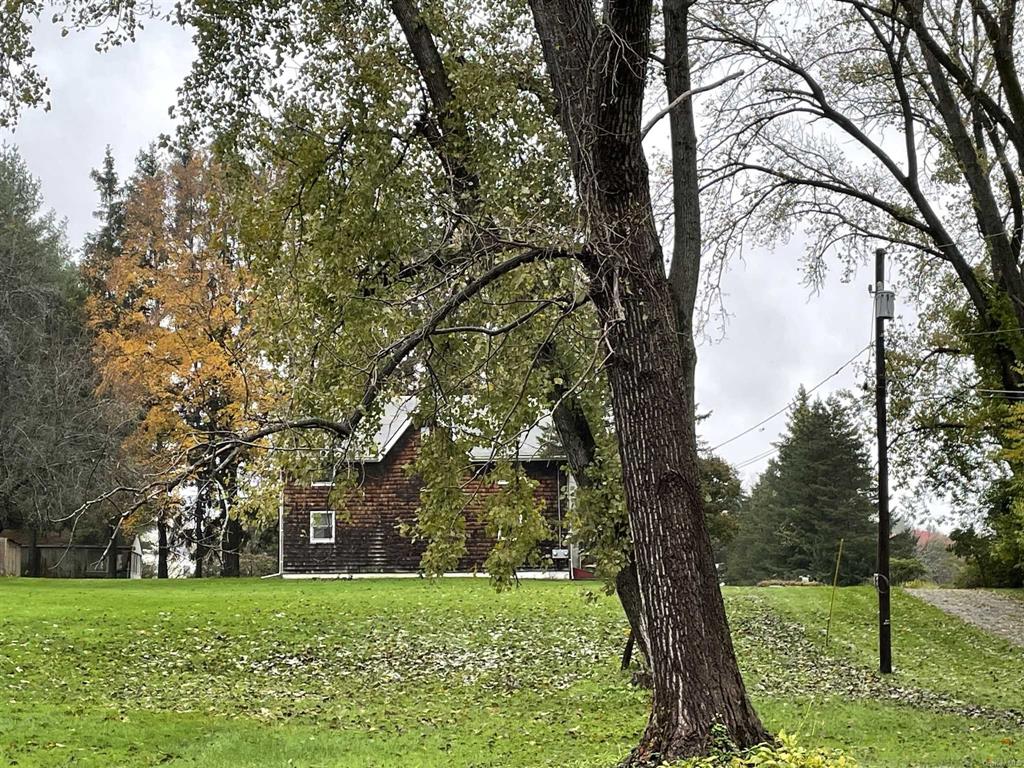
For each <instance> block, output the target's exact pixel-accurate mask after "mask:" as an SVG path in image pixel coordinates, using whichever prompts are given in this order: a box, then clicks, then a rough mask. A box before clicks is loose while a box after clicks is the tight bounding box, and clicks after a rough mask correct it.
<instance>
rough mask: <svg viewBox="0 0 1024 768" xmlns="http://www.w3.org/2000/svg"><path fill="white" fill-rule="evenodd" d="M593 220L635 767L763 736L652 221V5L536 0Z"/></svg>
mask: <svg viewBox="0 0 1024 768" xmlns="http://www.w3.org/2000/svg"><path fill="white" fill-rule="evenodd" d="M531 6H532V8H533V13H534V19H535V22H536V26H537V31H538V34H539V36H540V39H541V43H542V46H543V49H544V57H545V61H546V63H547V66H548V72H549V75H550V76H551V79H552V84H553V86H554V91H555V94H556V97H557V101H558V107H559V119H560V122H561V124H562V127H563V129H564V130H565V132H566V135H567V139H568V142H569V145H570V151H571V153H572V165H573V172H574V175H575V177H576V182H577V185H578V187H579V189H580V195H581V200H582V206H583V214H584V217H585V220H586V221H587V225H588V235H589V238H588V243H587V247H586V251H587V254H588V257H587V258H586V259H585V261H584V266H585V268H586V269H587V271H588V273H589V275H590V278H591V286H592V287H591V294H592V296H593V300H594V305H595V307H596V308H597V311H598V316H599V318H600V321H601V327H602V331H603V333H604V336H605V340H606V345H607V348H608V350H609V357H608V361H607V371H608V380H609V383H610V386H611V394H612V406H613V410H614V416H615V427H616V432H617V435H618V439H619V452H620V456H621V459H622V474H623V478H622V479H623V486H624V490H625V495H626V503H627V508H628V510H629V520H630V528H631V531H632V538H633V545H634V549H635V558H636V566H637V574H638V576H639V584H640V595H641V601H642V604H643V609H644V616H645V618H646V621H647V624H648V627H649V628H650V631H649V633H648V642H649V648H648V653H649V661H650V663H651V671H652V679H653V684H654V695H653V703H652V711H651V717H650V720H649V721H648V725H647V728H646V730H645V732H644V735H643V737H642V739H641V742H640V745H639V746H638V747H637V749H636V750H635V752H634V754H633V761H634V762H636V763H643V762H647V761H648V760H650V759H652V758H656V759H669V758H675V757H684V756H689V755H698V754H703V753H706V752H707V751H708V749H709V748H710V746H711V740H712V733H711V731H712V726H713V725H715V724H718V725H719V726H721V727H723V728H724V729H725V730H726V732H727V733H728V735H729V736H730V738H731V739H732V740H733V741H734V742H735V743H736V744H738V745H741V746H748V745H752V744H755V743H757V742H760V741H763V740H764V739H766V738H767V733H766V732H765V729H764V727H763V726H762V725H761V722H760V720H759V719H758V718H757V715H756V714H755V712H754V710H753V708H752V707H751V705H750V702H749V700H748V699H747V696H746V691H745V689H744V686H743V680H742V678H741V676H740V672H739V667H738V665H737V663H736V658H735V654H734V652H733V647H732V639H731V637H730V635H729V627H728V623H727V621H726V616H725V607H724V605H723V603H722V596H721V593H720V591H719V588H718V579H717V574H716V572H715V563H714V557H713V556H712V551H711V540H710V537H709V536H708V532H707V528H706V526H705V521H704V511H703V504H702V499H701V495H700V488H699V478H698V470H697V466H698V465H697V445H696V435H695V432H694V420H693V410H694V406H693V395H692V370H693V369H692V365H688V364H684V360H683V350H682V347H681V345H680V341H679V336H678V317H677V312H676V308H675V305H674V303H673V300H672V297H671V296H670V293H669V287H668V284H667V281H666V280H665V270H664V261H663V253H662V249H661V244H660V242H659V240H658V235H657V231H656V229H655V226H654V216H653V208H652V205H651V199H650V190H649V179H648V169H647V163H646V159H645V157H644V153H643V148H642V146H641V142H640V118H641V114H642V110H643V94H644V84H645V76H646V74H645V73H646V65H647V59H648V50H649V32H650V29H649V27H650V22H651V18H650V13H651V4H650V3H649V2H642V1H641V0H633V1H632V2H630V1H628V0H609V2H608V3H606V6H605V13H604V17H603V19H602V23H601V24H600V25H599V24H598V23H597V21H596V19H594V17H593V14H592V11H591V8H590V6H589V4H580V3H576V2H573V0H532V2H531Z"/></svg>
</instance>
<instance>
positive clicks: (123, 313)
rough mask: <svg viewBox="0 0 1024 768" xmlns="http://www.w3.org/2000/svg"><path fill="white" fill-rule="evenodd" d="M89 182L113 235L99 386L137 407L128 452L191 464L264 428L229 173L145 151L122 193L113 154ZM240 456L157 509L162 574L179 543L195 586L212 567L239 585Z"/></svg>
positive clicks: (103, 272)
mask: <svg viewBox="0 0 1024 768" xmlns="http://www.w3.org/2000/svg"><path fill="white" fill-rule="evenodd" d="M94 178H95V179H96V180H97V184H98V186H99V187H100V192H101V197H102V198H103V200H104V205H105V208H104V210H103V211H101V215H102V217H103V218H105V223H104V228H103V229H102V230H101V232H100V233H98V234H97V235H95V236H94V237H93V238H91V241H90V243H89V244H88V245H87V249H86V260H85V263H84V270H85V272H86V277H87V279H88V282H89V284H90V286H91V288H92V290H91V293H90V297H89V300H88V311H89V317H90V321H91V323H92V324H93V327H94V328H95V330H96V334H97V344H98V349H99V360H98V362H99V365H100V368H101V370H102V376H103V387H104V388H106V389H109V390H110V393H111V394H113V395H115V396H116V397H118V398H119V400H120V401H121V402H125V403H129V404H131V407H132V408H133V409H135V415H136V419H135V421H134V428H133V430H132V431H131V433H130V435H129V436H128V437H127V439H126V442H125V447H126V449H127V451H128V452H129V454H130V455H132V456H133V457H135V459H136V461H137V462H138V464H139V465H140V466H141V467H143V468H145V471H150V472H153V473H158V472H160V471H161V470H166V468H167V467H168V466H173V465H175V464H177V465H189V464H193V463H195V461H196V459H197V458H199V457H200V455H201V452H202V451H205V450H208V449H209V444H210V443H211V442H212V439H213V438H215V437H216V436H217V435H218V434H220V433H226V432H235V431H237V430H239V429H244V428H245V427H246V426H247V425H248V424H250V423H253V422H255V421H256V420H257V419H258V417H259V414H260V411H261V408H262V405H261V401H260V395H259V393H260V392H262V391H263V386H264V384H265V382H266V378H267V376H266V367H265V366H261V365H260V364H259V356H258V354H257V353H256V351H255V344H254V335H255V334H254V331H253V326H252V324H251V323H250V322H249V319H248V317H247V313H246V308H247V306H248V297H249V294H250V291H251V287H252V286H251V282H250V280H251V279H250V274H249V272H248V271H247V269H246V268H245V265H244V264H243V263H242V259H241V258H240V255H239V253H240V251H239V248H238V244H237V238H236V221H235V219H234V218H233V217H232V213H231V208H230V205H229V203H228V200H229V198H228V195H227V191H226V182H225V178H224V174H223V172H222V170H221V169H220V168H219V167H218V165H217V164H216V163H215V162H214V161H213V160H212V158H211V157H210V156H209V154H208V153H206V152H204V151H187V152H178V153H175V154H171V155H168V156H162V155H160V154H158V153H157V152H156V151H154V150H150V151H149V152H145V153H143V154H141V155H140V157H139V160H138V164H137V169H136V172H135V174H134V175H133V176H132V177H131V179H129V180H128V182H127V184H125V185H124V186H123V187H121V188H118V187H117V185H116V176H115V175H114V173H113V167H112V162H111V161H110V160H109V156H108V162H107V164H106V166H105V168H104V172H103V173H96V174H94ZM245 458H246V457H244V456H242V455H234V456H233V457H232V458H230V459H229V460H226V461H223V462H220V463H215V465H214V466H213V467H208V468H204V469H202V470H200V471H199V472H200V473H201V474H197V476H195V477H193V478H190V483H189V484H188V485H187V486H186V487H185V488H184V490H179V491H176V492H175V494H174V496H173V497H169V498H167V499H166V500H164V503H162V504H161V505H159V506H160V508H159V509H156V510H153V513H154V517H155V518H156V520H157V524H158V530H159V536H160V548H161V566H160V567H161V571H163V572H164V573H165V569H166V550H167V546H168V544H167V541H168V538H167V537H168V535H169V534H174V535H176V536H177V539H178V541H179V542H180V543H181V544H184V545H185V546H187V547H188V548H189V550H190V551H191V552H192V554H193V557H194V562H195V575H196V576H202V575H203V572H204V565H205V564H206V561H207V560H208V559H210V558H211V557H212V556H214V555H218V556H219V559H220V562H221V572H222V574H223V575H237V574H238V572H239V558H238V553H239V549H240V547H241V545H242V543H243V536H244V530H243V526H242V524H241V521H240V520H239V517H240V515H239V513H238V511H237V509H236V501H237V499H238V497H239V480H240V473H242V472H244V471H245V466H244V462H245Z"/></svg>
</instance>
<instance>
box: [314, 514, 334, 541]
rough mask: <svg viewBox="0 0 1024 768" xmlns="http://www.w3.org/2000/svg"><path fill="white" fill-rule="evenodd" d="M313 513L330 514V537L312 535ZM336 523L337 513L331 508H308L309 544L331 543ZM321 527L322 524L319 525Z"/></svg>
mask: <svg viewBox="0 0 1024 768" xmlns="http://www.w3.org/2000/svg"><path fill="white" fill-rule="evenodd" d="M315 515H330V516H331V536H330V538H319V537H315V536H314V535H313V517H314V516H315ZM337 525H338V515H337V513H336V512H335V511H334V510H333V509H311V510H309V543H310V544H333V543H334V536H335V533H336V528H337ZM321 527H323V526H321Z"/></svg>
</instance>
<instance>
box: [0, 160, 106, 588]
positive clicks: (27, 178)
mask: <svg viewBox="0 0 1024 768" xmlns="http://www.w3.org/2000/svg"><path fill="white" fill-rule="evenodd" d="M82 303H83V290H82V286H81V283H80V280H79V277H78V273H77V270H76V268H75V266H74V265H73V264H72V263H71V260H70V256H69V252H68V248H67V244H66V242H65V240H64V231H63V228H62V226H61V225H60V224H59V223H58V222H57V220H56V218H55V216H54V215H53V213H50V212H47V211H45V209H44V208H43V201H42V195H41V193H40V189H39V184H38V182H37V181H36V180H35V179H34V178H32V176H31V175H30V174H29V172H28V169H27V168H26V167H25V164H24V162H23V161H22V160H21V158H20V156H19V155H18V153H17V151H16V150H14V149H12V148H8V147H6V146H3V145H0V529H3V528H5V527H11V528H19V527H20V528H27V529H29V530H31V531H33V532H35V533H36V534H40V533H43V532H46V531H49V530H53V529H58V528H61V527H64V526H70V521H69V519H68V518H69V515H70V514H71V513H72V512H73V511H74V510H75V509H76V508H78V507H79V505H81V504H82V502H84V501H86V500H87V499H90V498H93V497H95V496H98V495H100V494H101V493H102V492H103V491H106V490H108V489H109V488H110V487H112V486H113V485H115V484H116V477H117V470H118V466H117V465H118V460H119V456H118V453H117V443H118V437H117V433H116V430H117V427H118V424H119V413H118V410H119V409H118V408H117V406H116V404H115V403H111V402H109V401H107V400H104V399H101V398H99V397H98V396H97V395H96V392H95V384H96V379H97V376H96V371H95V369H94V366H93V362H92V356H93V352H94V349H93V337H92V336H91V334H90V333H89V331H88V328H87V327H86V324H85V318H84V312H83V307H82ZM94 511H95V512H96V513H97V514H98V515H99V516H100V517H102V515H103V514H105V513H106V512H109V510H104V509H97V510H94ZM74 523H75V524H74V530H75V535H76V537H78V540H79V541H81V540H84V539H88V538H89V537H90V536H91V535H95V536H96V537H97V538H99V537H100V536H102V535H103V534H102V531H101V530H97V528H96V526H97V522H96V520H95V519H94V518H93V517H91V516H90V517H89V518H78V519H76V520H75V521H74ZM29 560H30V563H29V567H30V571H31V572H32V573H33V574H37V573H38V567H39V561H38V557H37V553H36V552H35V551H33V552H32V553H31V554H30V556H29Z"/></svg>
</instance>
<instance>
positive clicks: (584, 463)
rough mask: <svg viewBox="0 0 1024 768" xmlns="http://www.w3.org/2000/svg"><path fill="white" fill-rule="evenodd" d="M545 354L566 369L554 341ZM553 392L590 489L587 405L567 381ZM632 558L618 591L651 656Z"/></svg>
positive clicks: (559, 426)
mask: <svg viewBox="0 0 1024 768" xmlns="http://www.w3.org/2000/svg"><path fill="white" fill-rule="evenodd" d="M541 357H542V359H543V361H544V362H545V364H546V365H548V366H549V367H551V368H552V369H553V370H555V371H557V372H562V367H561V365H560V364H559V359H558V352H557V349H556V347H555V344H554V343H553V342H550V343H548V344H547V345H546V347H545V349H544V350H542V355H541ZM561 379H562V381H563V382H567V381H569V376H568V375H567V374H566V375H564V376H562V377H561ZM551 394H552V399H553V403H554V407H553V408H552V409H551V421H552V423H553V424H554V426H555V430H556V431H557V432H558V439H559V441H560V442H561V444H562V449H563V450H564V451H565V456H566V461H567V463H568V464H569V470H570V471H571V472H572V476H573V479H574V480H575V481H576V484H577V485H578V486H580V487H581V488H586V487H588V486H589V485H590V484H591V482H592V481H591V478H590V475H589V474H588V472H587V470H588V469H589V468H590V466H591V464H593V463H594V459H595V457H596V455H597V444H596V442H595V441H594V433H593V430H591V428H590V422H589V421H588V420H587V415H586V413H584V412H583V408H582V407H581V406H580V403H579V401H578V400H577V399H576V397H575V395H574V394H573V393H572V392H571V391H570V390H569V388H568V385H567V384H565V383H563V384H559V385H556V386H555V387H554V388H553V390H552V393H551ZM621 535H622V536H623V537H625V535H626V531H622V532H621ZM629 557H630V559H629V561H628V563H627V564H626V566H625V567H624V568H623V569H622V570H621V571H620V572H619V573H618V575H617V576H616V577H615V592H616V594H617V595H618V597H619V601H620V602H621V603H622V610H623V612H624V613H625V614H626V620H627V621H628V622H629V627H630V631H631V635H630V636H631V642H632V643H635V644H636V645H638V646H639V647H640V652H641V653H643V655H644V658H645V659H646V658H648V656H647V645H648V643H647V622H646V621H645V620H644V616H643V605H642V603H641V601H640V584H639V582H638V581H637V576H636V563H635V562H633V558H632V553H630V556H629ZM631 648H632V646H631ZM627 666H628V665H627Z"/></svg>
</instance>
